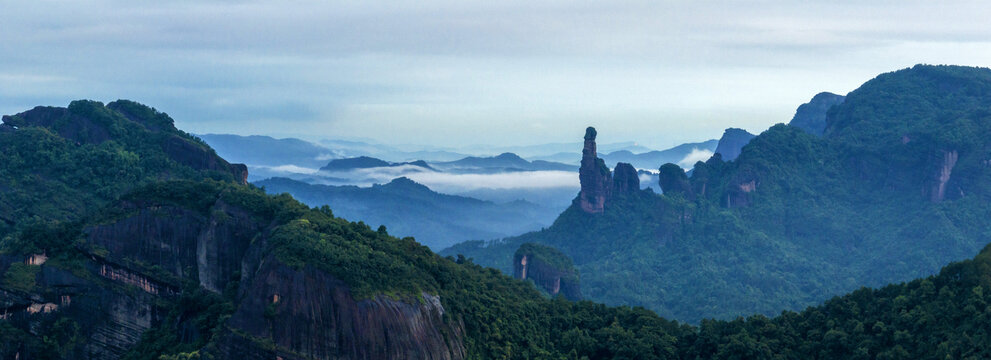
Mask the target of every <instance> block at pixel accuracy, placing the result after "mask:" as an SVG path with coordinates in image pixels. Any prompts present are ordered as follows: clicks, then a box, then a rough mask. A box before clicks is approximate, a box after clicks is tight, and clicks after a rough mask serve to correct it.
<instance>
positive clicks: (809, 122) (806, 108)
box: [788, 92, 846, 136]
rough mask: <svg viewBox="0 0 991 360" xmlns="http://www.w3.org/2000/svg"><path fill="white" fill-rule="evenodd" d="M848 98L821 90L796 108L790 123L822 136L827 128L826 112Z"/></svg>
mask: <svg viewBox="0 0 991 360" xmlns="http://www.w3.org/2000/svg"><path fill="white" fill-rule="evenodd" d="M844 100H846V97H845V96H843V95H836V94H833V93H829V92H821V93H818V94H816V96H813V97H812V100H810V101H809V102H807V103H805V104H802V105H800V106H799V107H798V109H797V110H795V116H794V117H792V118H791V122H789V123H788V125H791V126H794V127H797V128H799V129H802V130H804V131H805V132H807V133H809V134H812V135H816V136H822V133H823V131H825V130H826V113H827V112H828V111H829V108H831V107H833V106H834V105H839V104H842V103H843V101H844Z"/></svg>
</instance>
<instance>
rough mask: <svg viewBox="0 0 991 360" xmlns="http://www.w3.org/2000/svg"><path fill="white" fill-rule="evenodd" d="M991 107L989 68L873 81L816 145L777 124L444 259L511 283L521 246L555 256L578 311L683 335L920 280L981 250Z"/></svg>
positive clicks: (927, 71)
mask: <svg viewBox="0 0 991 360" xmlns="http://www.w3.org/2000/svg"><path fill="white" fill-rule="evenodd" d="M988 104H991V70H988V69H983V68H968V67H951V66H922V65H920V66H916V67H913V68H911V69H905V70H900V71H897V72H893V73H887V74H882V75H880V76H878V77H877V78H875V79H873V80H871V81H868V82H866V83H865V84H864V85H862V86H861V87H860V88H859V89H857V90H855V91H853V92H851V93H850V94H849V95H848V96H847V98H846V101H845V102H844V103H843V104H840V105H836V106H834V107H833V108H832V109H831V110H830V111H829V113H828V117H827V123H828V124H829V125H828V127H827V128H826V131H825V135H824V137H822V138H820V137H816V136H814V135H811V134H808V133H806V132H805V131H803V130H800V129H799V128H797V127H790V126H784V125H778V126H774V127H772V128H770V129H769V130H767V131H765V132H764V133H762V134H760V135H759V136H757V137H756V138H754V139H753V140H751V141H750V142H749V144H748V145H746V146H744V147H743V149H742V152H741V154H740V156H739V157H738V158H737V159H736V160H735V161H733V162H724V161H722V159H720V158H713V159H710V160H709V161H707V162H705V163H701V162H700V163H697V164H696V165H695V167H694V169H693V175H692V177H691V178H690V179H689V180H688V181H689V182H688V183H687V184H686V186H685V187H683V188H679V189H682V190H679V191H677V192H672V193H670V194H665V195H657V194H650V193H643V194H640V195H637V196H627V197H617V198H615V199H612V200H611V201H609V202H607V203H606V206H605V210H604V212H603V213H601V214H588V213H585V212H584V211H582V210H581V209H579V208H578V207H577V206H576V205H573V206H572V207H571V208H569V209H568V210H566V211H565V212H564V213H562V214H561V216H560V217H559V218H558V219H557V220H555V223H554V225H552V226H551V227H550V228H548V229H546V230H543V231H540V232H534V233H529V234H525V235H522V236H519V237H516V238H511V239H506V240H504V241H502V242H497V243H492V244H490V245H488V246H482V245H483V244H480V243H467V244H462V245H459V246H456V247H454V248H451V249H448V250H445V251H443V252H442V253H445V254H459V253H461V254H464V255H466V256H468V257H473V258H474V259H475V261H477V262H479V263H481V264H485V265H490V266H495V267H498V268H500V269H502V270H503V271H509V270H510V269H511V268H510V264H509V261H510V258H511V256H512V253H513V251H515V250H516V248H517V247H518V246H519V244H522V243H524V242H537V243H542V244H545V245H551V246H554V247H556V248H558V249H560V250H561V251H562V252H564V253H565V254H567V255H568V256H570V257H572V258H573V259H574V261H575V264H576V266H578V268H579V270H580V272H581V274H582V284H581V285H582V291H583V293H584V294H585V296H586V297H587V298H589V299H593V300H597V301H604V302H606V303H609V304H630V305H642V306H646V307H648V308H651V309H653V310H656V311H658V312H659V313H660V314H662V315H665V316H671V317H674V318H677V319H682V320H688V321H693V322H694V321H699V320H700V319H701V318H704V317H710V316H711V317H718V318H731V317H735V316H738V315H744V314H748V313H762V314H776V313H778V312H780V311H781V310H782V309H801V308H804V307H805V306H808V305H813V304H816V303H818V302H821V301H823V300H825V299H828V298H830V297H831V296H833V295H836V294H841V293H843V292H846V291H850V290H853V289H856V288H858V287H860V286H881V285H884V284H887V283H891V282H899V281H905V280H909V279H912V278H915V277H921V276H926V275H929V274H933V273H935V272H936V271H937V270H938V269H939V268H940V267H941V266H942V265H943V264H946V263H948V262H950V261H955V260H960V259H964V258H966V257H968V256H970V255H971V254H974V253H976V252H977V251H978V250H979V249H981V248H982V247H983V246H984V245H986V244H987V243H988V242H989V240H991V233H989V232H988V230H987V229H989V228H991V217H988V216H986V214H989V213H991V205H989V202H988V201H987V199H988V198H989V197H991V185H989V184H991V168H989V167H988V166H987V163H988V159H989V155H988V153H987V149H989V148H991V143H989V140H988V139H991V115H989V114H991V112H989V111H988V107H989V105H988ZM662 186H663V181H662Z"/></svg>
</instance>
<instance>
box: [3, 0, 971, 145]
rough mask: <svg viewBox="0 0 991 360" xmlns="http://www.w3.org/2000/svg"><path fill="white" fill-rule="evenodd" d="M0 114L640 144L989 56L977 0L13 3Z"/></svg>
mask: <svg viewBox="0 0 991 360" xmlns="http://www.w3.org/2000/svg"><path fill="white" fill-rule="evenodd" d="M0 13H2V14H3V16H2V19H0V113H2V114H14V113H17V112H20V111H24V110H27V109H30V108H32V107H34V106H37V105H50V106H66V105H67V104H68V103H69V102H70V101H71V100H74V99H83V98H85V99H93V100H99V101H104V102H109V101H113V100H116V99H131V100H135V101H138V102H141V103H144V104H147V105H149V106H152V107H155V108H157V109H158V110H160V111H164V112H166V113H168V114H170V115H171V116H172V117H173V118H174V119H175V121H176V125H177V126H178V127H179V128H181V129H183V130H185V131H187V132H191V133H201V134H202V133H233V134H241V135H248V134H261V135H270V136H276V137H299V138H303V139H308V140H318V139H323V138H343V139H372V140H375V141H380V142H382V143H388V144H418V145H430V146H435V147H454V148H457V147H470V146H473V145H477V144H486V145H532V144H540V143H548V142H574V141H580V138H581V136H582V135H583V134H584V129H585V127H586V126H595V127H596V128H597V129H598V130H599V131H598V132H599V140H600V142H622V141H636V142H637V143H639V144H642V145H644V146H648V147H652V148H658V149H659V148H666V147H670V146H674V145H677V144H680V143H684V142H692V141H700V140H706V139H712V138H718V137H719V135H720V134H721V133H722V130H723V129H725V128H727V127H739V128H744V129H747V130H749V131H751V132H755V133H756V132H760V131H762V130H764V129H766V128H767V127H769V126H770V125H773V124H775V123H780V122H787V121H788V120H790V118H791V116H792V115H793V114H794V111H795V108H796V107H797V106H798V105H800V104H801V103H804V102H806V101H808V100H809V99H810V98H811V97H812V96H813V95H815V94H816V93H818V92H820V91H830V92H834V93H839V94H845V93H847V92H849V91H851V90H854V89H856V88H857V87H858V86H859V85H860V84H862V83H863V82H865V81H867V80H869V79H871V78H873V77H874V76H876V75H878V74H880V73H884V72H889V71H894V70H898V69H902V68H906V67H910V66H912V65H914V64H917V63H929V64H958V65H971V66H989V65H991V26H987V15H989V14H991V2H982V1H972V2H960V1H938V2H937V1H869V2H868V1H831V2H828V3H827V2H808V1H749V2H743V1H733V2H728V1H727V2H713V1H642V2H640V1H633V2H629V1H598V2H593V1H534V0H527V1H490V2H476V1H463V0H459V1H429V0H420V1H393V2H373V1H346V2H336V1H213V0H206V1H161V2H160V1H154V2H153V1H100V0H80V1H69V2H66V1H47V0H31V1H17V2H14V1H8V0H0Z"/></svg>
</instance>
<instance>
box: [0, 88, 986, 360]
mask: <svg viewBox="0 0 991 360" xmlns="http://www.w3.org/2000/svg"><path fill="white" fill-rule="evenodd" d="M93 105H95V104H93ZM97 108H98V109H100V108H103V109H109V110H112V111H115V112H117V114H123V113H121V112H120V111H118V110H114V109H112V108H110V107H109V106H108V107H97ZM141 108H142V109H150V108H144V107H141ZM52 110H56V111H55V112H56V113H58V112H61V111H63V110H65V109H58V108H52ZM101 111H103V110H101ZM146 114H155V113H154V112H146ZM163 115H164V114H163ZM94 116H96V115H93V114H92V113H89V114H87V115H80V116H79V117H78V118H71V120H69V121H70V122H80V123H82V125H85V126H88V125H89V124H96V122H95V119H94V118H93V117H94ZM114 118H115V119H116V121H115V122H113V123H110V124H114V123H118V121H123V120H121V118H119V117H117V116H116V115H115V116H114ZM155 118H158V119H162V117H158V116H156V117H155ZM139 119H140V121H148V120H152V119H149V118H146V117H141V118H139ZM14 121H18V120H14ZM128 121H132V122H135V123H139V124H140V122H137V121H135V120H128ZM120 123H121V124H128V123H123V122H120ZM38 124H39V125H27V124H26V123H23V122H21V123H18V125H9V126H7V127H5V128H3V129H2V130H0V140H2V141H0V144H3V146H5V147H6V148H5V149H7V150H9V152H5V153H4V154H5V156H6V159H8V160H9V161H12V162H14V163H17V164H28V163H29V162H27V161H26V160H27V159H29V157H30V156H33V153H31V152H30V151H27V150H28V149H34V150H37V148H36V145H35V144H33V143H31V140H33V139H36V137H37V136H38V134H39V133H42V134H43V135H44V136H45V137H46V138H48V139H50V140H51V141H55V142H62V143H67V144H63V145H62V146H61V147H53V148H51V149H52V150H50V152H51V154H49V155H47V156H49V157H50V158H53V159H64V158H70V156H78V157H81V158H87V157H88V156H97V155H98V154H101V153H102V152H103V150H104V149H103V148H101V147H99V146H90V145H87V144H86V143H85V142H84V141H80V140H85V141H89V140H94V139H97V140H101V139H102V140H101V141H102V142H100V144H106V145H104V146H107V145H115V146H119V147H117V148H116V149H117V150H120V151H127V152H132V153H135V154H139V155H137V156H135V157H137V159H135V160H136V164H137V165H135V166H134V168H131V169H128V170H127V171H124V172H115V173H112V174H113V175H112V176H111V175H107V176H104V177H100V178H94V179H86V180H73V179H70V178H69V177H68V176H65V177H56V176H54V174H59V173H65V174H75V173H78V172H81V171H87V169H89V168H92V167H94V166H95V165H103V166H106V167H110V166H109V165H108V164H105V163H103V162H96V163H95V164H91V163H78V164H75V165H73V163H71V162H54V161H53V162H48V163H43V162H37V163H32V164H34V165H32V167H30V169H31V171H30V172H28V171H25V172H6V171H5V172H3V173H0V178H2V179H3V181H4V183H3V184H5V188H4V189H3V194H4V196H10V194H20V195H19V196H24V198H29V199H43V200H41V201H42V202H47V203H48V204H47V208H45V209H49V208H50V209H56V210H58V211H60V212H59V213H47V212H39V213H36V214H33V215H32V216H30V217H28V216H24V217H21V216H16V217H11V218H9V226H8V229H9V230H8V232H7V233H5V236H4V237H3V240H2V243H0V314H2V318H0V356H2V357H3V358H21V359H54V358H68V359H117V358H128V359H160V358H165V359H190V358H193V359H195V358H220V359H235V358H236V359H272V358H277V357H278V358H283V359H309V358H375V359H405V358H439V359H495V358H500V359H535V358H542V359H572V358H574V359H581V358H588V359H604V358H616V359H633V358H636V359H696V358H782V359H791V358H795V359H798V358H810V357H812V358H941V359H942V358H947V357H949V358H984V357H987V356H988V354H989V344H991V339H989V334H991V332H989V331H988V330H989V329H988V324H991V322H989V321H988V316H989V315H988V314H991V308H989V307H988V304H989V303H991V298H989V296H991V292H989V290H987V289H988V287H991V250H987V249H986V250H984V251H983V252H981V253H980V254H979V255H978V256H977V257H976V258H974V259H973V260H969V261H964V262H960V263H955V264H951V265H949V266H947V267H946V268H945V269H944V270H943V272H942V273H940V274H939V275H938V276H935V277H928V278H926V279H921V280H917V281H913V282H911V283H908V284H900V285H892V286H888V287H884V288H881V289H879V290H868V289H862V290H858V291H856V292H854V293H852V294H850V295H846V296H843V297H839V298H835V299H833V300H830V301H828V302H826V303H825V304H824V305H821V306H817V307H813V308H809V309H807V310H805V311H803V312H801V313H793V312H785V313H782V314H781V315H780V316H778V317H775V318H770V319H769V318H767V317H764V316H759V315H758V316H753V317H750V318H747V319H738V320H734V321H729V322H727V321H704V322H702V324H701V326H699V327H693V326H689V325H685V324H680V323H678V322H674V321H669V320H665V319H664V318H661V317H659V316H657V315H656V314H655V313H653V312H651V311H649V310H646V309H644V308H638V307H633V308H631V307H627V306H621V307H608V306H605V305H602V304H596V303H593V302H589V301H579V302H569V301H566V300H564V299H562V298H556V299H547V298H545V297H544V296H543V295H541V293H540V292H539V291H538V290H537V289H536V288H534V286H533V285H532V284H530V283H527V282H523V281H518V280H513V279H511V278H509V277H508V276H505V275H502V274H500V273H499V271H497V270H495V269H491V268H484V267H482V266H480V265H477V264H475V263H473V262H471V261H469V260H468V259H465V258H463V257H461V258H443V257H440V256H438V255H436V254H434V253H432V252H431V251H430V250H429V249H427V248H426V247H424V246H421V245H419V244H418V243H416V241H414V240H413V239H412V238H403V239H399V238H396V237H393V236H389V235H388V234H387V233H386V232H385V231H384V229H381V230H379V231H376V230H373V229H372V228H370V227H369V226H367V225H365V224H363V223H361V222H358V223H354V222H349V221H347V220H345V219H341V218H338V217H336V216H334V214H333V212H332V210H331V209H330V208H329V207H322V208H309V207H307V206H305V205H303V204H301V203H299V202H298V201H296V200H294V199H292V198H290V197H288V196H284V195H279V196H273V195H267V194H265V193H263V192H262V191H261V190H260V189H258V188H255V187H253V186H250V185H245V184H243V178H244V177H243V176H237V175H242V174H240V173H237V172H236V170H237V168H236V167H235V166H232V165H229V164H227V165H225V164H226V162H224V161H222V159H219V158H217V157H216V156H214V155H213V154H212V152H211V151H209V150H208V149H209V148H199V147H196V146H188V147H185V146H184V147H180V148H178V149H179V150H176V149H175V148H170V147H162V146H161V144H162V143H160V142H156V141H155V140H156V139H159V136H160V135H155V131H161V130H148V131H149V132H144V131H141V132H137V133H132V134H131V135H128V137H127V138H117V140H113V141H114V142H113V143H110V142H109V141H110V140H107V139H106V138H103V137H102V136H95V137H94V136H92V135H85V136H78V137H77V135H78V133H75V132H67V133H63V132H59V131H57V130H56V129H57V127H56V126H53V125H51V124H46V123H38ZM106 124H107V123H103V124H101V125H99V127H100V128H102V129H103V130H106V127H105V126H107V125H106ZM156 124H160V123H150V122H149V125H151V126H159V125H156ZM77 125H80V124H75V125H73V126H77ZM81 127H84V126H78V127H76V128H81ZM70 128H72V127H70ZM159 129H160V128H159ZM89 131H90V132H89V134H94V133H95V134H101V133H100V130H99V129H96V128H95V127H94V128H90V130H89ZM45 133H47V134H45ZM73 134H75V135H73ZM783 134H786V135H787V134H788V133H783ZM762 136H763V135H762ZM758 139H760V137H759V138H757V139H755V142H752V143H751V145H748V146H755V144H760V142H759V141H757V140H758ZM194 144H195V142H194ZM142 146H147V147H148V149H146V150H142ZM757 146H761V145H757ZM155 149H164V150H155ZM204 149H205V150H206V151H201V150H204ZM747 153H748V151H747V150H745V151H744V154H747ZM145 156H147V157H151V158H156V157H157V158H159V159H166V160H163V161H162V162H151V161H148V162H145V161H146V160H144V159H143V158H144V157H145ZM159 156H161V157H159ZM741 158H743V157H742V156H741ZM168 159H172V160H168ZM174 159H181V160H182V161H181V162H180V161H177V160H174ZM741 161H742V160H741ZM187 164H191V165H187ZM203 164H207V165H209V166H203ZM211 164H213V165H211ZM56 165H57V166H61V167H56ZM157 165H162V166H161V167H156V166H157ZM715 165H716V163H713V166H715ZM723 165H726V164H723ZM231 167H233V168H234V169H233V170H235V172H234V173H228V172H224V171H221V170H224V169H225V168H226V169H229V168H231ZM10 169H13V170H18V169H22V168H20V167H11V168H10ZM629 170H632V169H629ZM708 170H710V172H709V173H708V174H707V175H706V176H707V177H706V179H711V180H712V181H713V184H716V183H721V182H720V181H722V180H719V179H723V176H724V175H721V174H726V173H730V172H728V171H727V172H725V173H722V172H717V171H716V170H718V169H716V168H711V169H708ZM89 171H96V170H95V169H89ZM131 171H137V172H138V174H148V175H147V176H141V177H137V178H131V177H128V176H127V175H128V174H131ZM25 174H27V175H25ZM38 174H42V175H38ZM696 176H699V175H698V174H696ZM23 178H27V179H28V180H23ZM115 178H116V179H118V181H115V180H114V179H115ZM700 179H701V178H697V179H693V183H692V185H693V186H698V185H699V183H698V182H697V181H699V180H700ZM15 180H16V181H20V182H15ZM31 180H33V181H36V182H37V181H43V183H42V185H37V186H28V185H25V182H28V181H31ZM97 180H100V181H101V182H98V181H97ZM71 181H76V182H71ZM730 184H731V183H730ZM98 185H102V187H100V186H98ZM108 185H109V186H108ZM53 187H54V190H52V188H53ZM716 188H718V186H717V187H716ZM94 189H105V190H104V191H105V193H104V194H97V195H93V194H91V193H90V192H91V191H95V190H94ZM693 189H694V187H693ZM757 189H761V188H760V187H758V188H757ZM628 190H629V189H628ZM54 191H61V192H62V193H60V194H58V197H51V198H45V197H46V196H50V194H51V193H52V192H54ZM758 191H759V190H758ZM622 194H623V195H622V196H627V198H626V199H625V200H615V199H613V200H615V201H612V202H609V203H607V207H606V211H604V212H603V213H601V214H599V215H601V217H600V218H602V219H621V218H622V217H620V216H619V214H620V213H618V212H615V213H614V212H612V211H611V210H610V209H613V208H616V207H615V206H613V205H610V204H624V205H623V206H629V208H628V209H627V210H629V211H639V212H640V213H643V214H645V215H642V216H643V217H644V218H648V219H650V218H652V219H660V220H662V221H665V222H671V221H684V222H685V223H686V224H688V226H695V225H692V224H693V222H691V221H685V219H687V218H690V217H691V216H689V217H686V216H685V214H688V213H686V209H687V208H679V206H683V205H685V204H686V200H685V199H684V198H685V195H686V194H679V195H675V194H676V193H675V192H670V193H669V194H671V196H664V197H660V196H656V195H650V194H649V193H643V192H638V191H630V192H628V193H622ZM967 194H970V192H968V193H967ZM85 196H89V197H87V198H85V199H80V198H79V197H85ZM708 196H709V195H704V194H699V195H698V198H699V199H708ZM967 196H969V195H966V196H965V197H963V198H961V199H966V198H967ZM747 199H748V200H752V202H751V204H759V201H757V200H759V199H749V198H747ZM737 200H740V199H737ZM924 200H925V201H923V202H928V201H931V200H930V199H929V198H928V197H926V198H925V199H924ZM952 201H958V200H949V201H944V202H942V203H940V204H943V205H945V204H947V203H949V202H952ZM15 204H18V206H20V207H18V208H17V209H18V210H22V209H38V208H35V207H33V206H36V205H33V204H28V203H27V202H26V201H25V202H18V203H15ZM79 204H81V205H79ZM700 204H705V202H704V201H703V202H699V203H696V206H697V208H702V205H700ZM73 206H78V209H77V210H75V211H70V210H66V209H75V208H73ZM658 206H660V207H661V210H657V209H658ZM5 209H6V207H5ZM670 209H676V210H681V212H677V213H676V215H671V212H670V211H671V210H670ZM733 209H739V208H733ZM41 210H44V209H40V210H32V211H41ZM572 210H574V209H572ZM572 210H569V211H572ZM731 210H732V209H731ZM578 211H580V210H578ZM696 211H703V210H696ZM704 211H711V212H714V213H720V214H724V215H723V218H722V219H724V220H726V222H725V223H715V222H708V224H709V226H710V228H709V229H710V230H711V231H713V232H719V231H723V230H722V229H724V228H725V229H730V230H734V231H735V230H736V229H745V228H743V227H742V226H743V222H742V221H741V220H739V219H738V218H736V217H734V215H733V211H727V210H724V209H723V210H720V208H718V207H717V206H710V207H709V208H707V209H706V210H704ZM734 211H735V210H734ZM18 214H20V213H19V212H18ZM42 215H45V216H42ZM566 215H567V214H566ZM579 215H580V214H572V215H568V216H563V217H562V219H568V218H570V219H578V220H582V219H586V220H587V219H589V218H585V217H582V216H579ZM562 219H559V220H558V221H559V222H561V221H564V220H562ZM592 223H593V224H594V222H592ZM605 224H606V223H605V222H603V223H601V225H605ZM694 224H697V222H696V223H694ZM570 225H579V224H577V223H576V224H570ZM581 225H582V226H587V225H585V224H581ZM643 231H645V230H644V229H634V230H631V234H640V233H642V232H643ZM655 235H656V236H657V239H659V241H663V242H665V243H675V241H676V238H675V236H676V235H677V233H676V232H674V231H672V232H660V233H655ZM946 239H949V238H946ZM753 240H754V241H753V242H752V243H749V244H755V245H756V244H760V242H758V240H765V239H764V238H761V237H755V238H754V239H753ZM635 241H636V239H634V238H630V239H620V241H618V242H619V244H621V245H622V246H627V245H629V244H632V243H633V242H635ZM744 245H746V244H744ZM744 245H741V246H739V247H738V249H736V250H737V251H742V250H743V249H744V248H745V246H744ZM589 246H590V247H589V248H588V249H590V251H598V250H596V249H595V244H590V245H589ZM732 252H733V251H726V256H727V257H726V259H723V260H724V261H732V260H733V258H732V256H731V254H732ZM572 257H574V255H572ZM617 258H619V256H618V255H617ZM576 259H577V258H576ZM727 259H728V260H727ZM625 260H627V261H629V258H628V257H627V258H625ZM562 261H563V259H562ZM552 263H556V261H552ZM582 271H583V272H582V277H583V280H584V278H585V277H587V276H588V274H587V273H586V272H584V270H582ZM627 275H629V273H627ZM685 296H690V294H685ZM735 296H737V297H740V298H742V297H743V295H740V294H736V295H735Z"/></svg>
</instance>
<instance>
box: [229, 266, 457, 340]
mask: <svg viewBox="0 0 991 360" xmlns="http://www.w3.org/2000/svg"><path fill="white" fill-rule="evenodd" d="M239 297H240V298H241V299H243V301H242V303H241V305H240V306H239V307H238V309H237V311H236V312H235V313H234V315H233V316H232V317H231V319H230V321H229V323H228V324H229V326H230V328H231V329H233V330H234V331H231V332H230V333H228V334H225V335H224V336H225V339H224V341H222V345H221V346H220V349H218V354H217V355H219V356H220V357H222V358H235V357H237V358H241V356H242V354H254V356H255V357H249V359H254V358H259V359H261V358H269V359H270V358H276V357H279V358H282V359H308V358H318V359H445V360H446V359H463V358H465V357H466V354H465V348H464V345H463V336H464V335H463V334H464V326H463V324H462V323H461V322H460V321H458V320H455V319H454V318H452V317H451V316H448V317H447V318H446V319H445V316H444V307H443V306H442V305H441V303H440V299H439V298H438V297H436V296H433V295H430V294H422V299H404V300H393V299H389V298H386V297H384V296H381V295H379V296H376V297H374V298H372V299H354V298H353V297H352V295H351V290H350V288H349V287H348V286H347V284H345V283H344V282H342V281H341V280H339V279H337V278H335V277H333V276H331V275H329V274H327V273H324V272H322V271H320V270H317V269H315V268H313V267H309V266H307V267H305V268H303V269H298V270H297V269H293V268H290V267H288V266H286V265H284V264H282V263H279V262H278V261H276V260H275V259H274V258H272V257H268V258H266V259H265V260H264V261H262V263H261V264H260V266H259V268H258V271H257V273H256V274H255V275H254V276H253V280H252V281H251V282H250V285H248V286H245V287H243V288H242V290H241V295H240V296H239ZM261 339H265V340H264V341H261ZM268 341H271V342H270V343H269V342H268ZM266 343H268V344H271V345H274V347H273V346H270V345H266Z"/></svg>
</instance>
